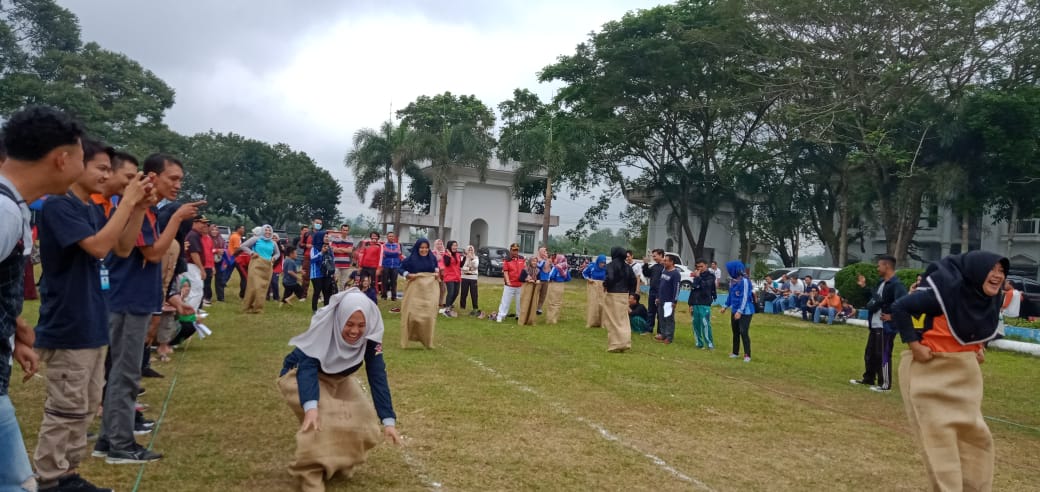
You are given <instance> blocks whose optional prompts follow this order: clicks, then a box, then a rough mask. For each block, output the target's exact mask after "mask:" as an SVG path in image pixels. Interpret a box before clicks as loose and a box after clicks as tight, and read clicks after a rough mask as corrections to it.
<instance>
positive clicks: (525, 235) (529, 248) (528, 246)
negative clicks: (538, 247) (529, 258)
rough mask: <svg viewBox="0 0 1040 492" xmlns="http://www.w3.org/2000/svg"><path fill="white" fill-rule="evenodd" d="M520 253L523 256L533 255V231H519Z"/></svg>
mask: <svg viewBox="0 0 1040 492" xmlns="http://www.w3.org/2000/svg"><path fill="white" fill-rule="evenodd" d="M517 234H518V235H519V236H520V251H523V252H524V253H525V254H531V253H534V231H519V232H518V233H517Z"/></svg>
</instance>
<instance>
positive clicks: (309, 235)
mask: <svg viewBox="0 0 1040 492" xmlns="http://www.w3.org/2000/svg"><path fill="white" fill-rule="evenodd" d="M322 226H323V222H322V220H321V217H315V218H313V219H311V228H310V232H305V233H303V234H301V235H300V242H299V243H298V247H299V248H300V250H301V251H300V255H299V258H300V271H301V272H303V281H302V282H300V286H301V287H303V295H304V299H306V298H307V295H308V294H309V293H310V284H311V276H310V271H311V248H312V247H313V246H314V235H315V234H317V233H318V231H320V230H321V229H322ZM318 246H319V247H321V245H318Z"/></svg>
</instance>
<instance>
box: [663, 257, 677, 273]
mask: <svg viewBox="0 0 1040 492" xmlns="http://www.w3.org/2000/svg"><path fill="white" fill-rule="evenodd" d="M664 267H665V268H667V269H669V270H671V269H672V268H674V267H675V260H673V259H672V257H671V256H665V257H664Z"/></svg>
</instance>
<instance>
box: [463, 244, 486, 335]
mask: <svg viewBox="0 0 1040 492" xmlns="http://www.w3.org/2000/svg"><path fill="white" fill-rule="evenodd" d="M479 278H480V258H479V257H477V249H476V248H474V247H473V245H472V244H471V245H469V246H466V255H465V256H464V257H463V259H462V294H461V295H460V299H459V306H460V307H461V308H462V310H463V311H465V310H466V297H467V296H469V297H472V298H473V310H472V311H470V312H469V315H470V316H478V317H481V318H483V315H482V313H481V312H480V305H479V304H478V301H477V280H478V279H479Z"/></svg>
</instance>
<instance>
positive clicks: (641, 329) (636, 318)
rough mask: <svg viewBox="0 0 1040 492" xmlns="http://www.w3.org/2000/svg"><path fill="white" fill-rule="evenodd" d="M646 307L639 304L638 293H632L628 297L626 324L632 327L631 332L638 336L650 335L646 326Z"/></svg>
mask: <svg viewBox="0 0 1040 492" xmlns="http://www.w3.org/2000/svg"><path fill="white" fill-rule="evenodd" d="M646 318H647V312H646V306H644V305H643V304H642V303H640V302H639V293H638V292H633V293H631V294H629V295H628V322H629V323H630V324H631V325H632V332H633V333H638V334H640V335H646V334H648V333H650V330H649V329H647V324H646Z"/></svg>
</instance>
